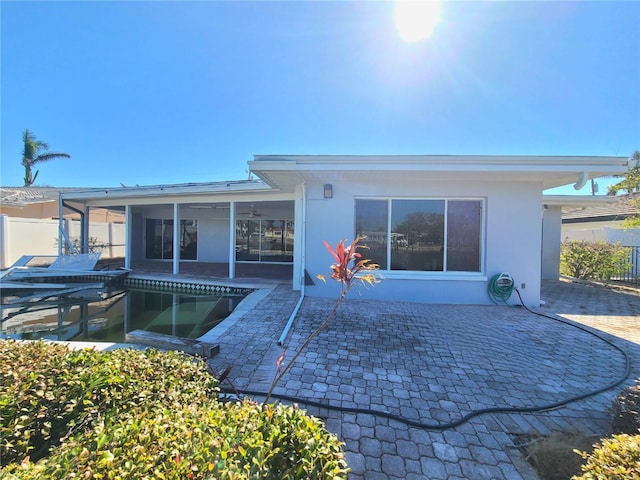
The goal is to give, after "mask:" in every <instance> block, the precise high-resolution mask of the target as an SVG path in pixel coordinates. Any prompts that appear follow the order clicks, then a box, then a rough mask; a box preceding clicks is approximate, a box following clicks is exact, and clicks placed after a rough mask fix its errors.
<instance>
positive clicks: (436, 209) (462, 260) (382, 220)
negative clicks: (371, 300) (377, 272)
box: [355, 199, 483, 272]
mask: <svg viewBox="0 0 640 480" xmlns="http://www.w3.org/2000/svg"><path fill="white" fill-rule="evenodd" d="M482 211H483V202H482V200H457V199H437V200H434V199H417V200H404V199H385V200H356V210H355V212H356V235H361V236H366V240H365V241H364V244H366V245H367V246H368V247H369V249H368V250H366V256H367V257H368V258H370V259H371V260H372V261H373V262H375V263H377V264H378V265H380V268H381V269H382V270H409V271H421V272H480V271H481V269H482V261H481V260H482V251H481V250H482V248H481V246H482V224H483V221H482V216H483V213H482Z"/></svg>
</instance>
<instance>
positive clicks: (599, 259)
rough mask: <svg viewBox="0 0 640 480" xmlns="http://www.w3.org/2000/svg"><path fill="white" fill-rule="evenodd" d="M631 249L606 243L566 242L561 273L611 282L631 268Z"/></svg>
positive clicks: (563, 248) (561, 258) (561, 260)
mask: <svg viewBox="0 0 640 480" xmlns="http://www.w3.org/2000/svg"><path fill="white" fill-rule="evenodd" d="M630 254H631V249H630V248H628V247H622V246H620V245H617V244H615V245H614V244H610V243H605V242H587V241H577V240H572V241H565V242H562V245H561V247H560V273H561V274H563V275H568V276H570V277H574V278H582V279H588V280H602V281H609V280H611V278H612V277H615V276H616V275H619V274H620V273H622V272H624V271H625V270H626V269H627V268H629V261H630Z"/></svg>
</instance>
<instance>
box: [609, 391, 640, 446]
mask: <svg viewBox="0 0 640 480" xmlns="http://www.w3.org/2000/svg"><path fill="white" fill-rule="evenodd" d="M611 414H612V416H613V425H612V426H613V431H614V432H615V433H628V434H630V435H631V434H636V433H638V431H639V430H640V380H636V384H635V385H632V386H630V387H627V388H625V389H624V390H623V391H622V392H620V393H619V394H618V396H617V397H616V398H615V400H614V401H613V405H612V406H611Z"/></svg>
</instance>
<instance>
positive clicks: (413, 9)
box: [395, 0, 440, 42]
mask: <svg viewBox="0 0 640 480" xmlns="http://www.w3.org/2000/svg"><path fill="white" fill-rule="evenodd" d="M395 15H396V28H397V29H398V33H399V34H400V37H401V38H402V39H403V40H404V41H405V42H418V41H420V40H425V39H427V38H429V37H430V36H431V34H432V33H433V30H434V28H435V27H436V25H437V24H438V21H439V20H440V2H439V1H436V0H396V11H395Z"/></svg>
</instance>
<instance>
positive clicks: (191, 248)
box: [146, 218, 198, 260]
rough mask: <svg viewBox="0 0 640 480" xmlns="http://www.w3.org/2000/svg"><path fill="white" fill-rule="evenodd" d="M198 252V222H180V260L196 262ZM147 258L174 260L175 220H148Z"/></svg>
mask: <svg viewBox="0 0 640 480" xmlns="http://www.w3.org/2000/svg"><path fill="white" fill-rule="evenodd" d="M197 250H198V221H197V220H180V259H181V260H196V259H197ZM146 258H147V259H148V260H171V259H173V220H167V219H159V218H147V220H146Z"/></svg>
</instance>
